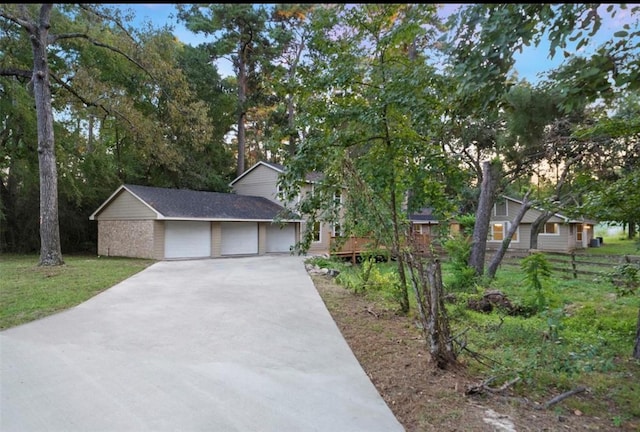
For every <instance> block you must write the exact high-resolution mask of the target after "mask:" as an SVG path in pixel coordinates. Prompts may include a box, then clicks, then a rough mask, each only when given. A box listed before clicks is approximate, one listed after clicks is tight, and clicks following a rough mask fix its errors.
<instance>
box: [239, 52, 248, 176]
mask: <svg viewBox="0 0 640 432" xmlns="http://www.w3.org/2000/svg"><path fill="white" fill-rule="evenodd" d="M240 44H241V46H240V49H239V52H238V171H237V174H238V176H241V175H242V174H244V152H245V147H246V133H245V124H244V123H245V117H246V111H247V107H246V104H247V62H246V53H245V50H246V47H244V46H243V42H240Z"/></svg>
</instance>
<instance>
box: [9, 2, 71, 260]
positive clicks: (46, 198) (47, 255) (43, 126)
mask: <svg viewBox="0 0 640 432" xmlns="http://www.w3.org/2000/svg"><path fill="white" fill-rule="evenodd" d="M52 9H53V5H52V4H43V5H42V6H41V7H40V11H39V16H38V17H37V19H36V17H35V16H33V15H31V12H30V11H29V9H28V8H27V6H26V5H18V6H17V7H16V9H14V10H13V11H10V10H8V9H5V7H3V8H2V9H0V17H2V18H5V19H7V20H9V21H12V22H13V23H15V24H17V25H19V26H21V27H22V28H23V29H24V30H25V31H26V32H27V33H28V34H29V38H30V40H31V46H32V50H33V70H32V78H31V82H30V83H31V85H33V93H34V99H35V105H36V113H37V119H38V129H37V130H38V161H39V167H40V169H39V172H40V240H41V247H40V263H39V264H40V265H43V266H56V265H61V264H64V261H63V259H62V250H61V247H60V229H59V226H58V173H57V167H56V154H55V138H54V133H53V109H52V107H51V84H50V82H49V62H48V52H47V49H48V47H49V44H52V43H55V42H56V40H57V37H56V36H53V35H50V27H51V10H52Z"/></svg>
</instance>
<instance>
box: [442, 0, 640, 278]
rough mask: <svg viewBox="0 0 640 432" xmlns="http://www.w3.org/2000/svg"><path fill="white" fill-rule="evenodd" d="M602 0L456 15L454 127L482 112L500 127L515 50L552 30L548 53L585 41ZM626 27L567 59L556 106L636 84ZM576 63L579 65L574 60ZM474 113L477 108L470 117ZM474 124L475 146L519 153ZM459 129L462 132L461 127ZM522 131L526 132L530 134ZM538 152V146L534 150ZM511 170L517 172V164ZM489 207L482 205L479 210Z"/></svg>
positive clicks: (476, 163)
mask: <svg viewBox="0 0 640 432" xmlns="http://www.w3.org/2000/svg"><path fill="white" fill-rule="evenodd" d="M599 7H600V5H597V4H588V5H586V4H583V5H576V4H571V5H551V4H520V5H514V4H504V5H495V4H491V5H480V4H478V5H472V6H467V7H464V8H462V9H461V11H460V13H458V14H456V15H454V16H452V19H451V21H450V24H451V25H452V26H453V28H454V31H453V32H452V34H451V37H450V39H449V43H448V45H447V47H448V52H449V54H450V62H451V63H450V64H451V66H450V69H449V71H450V73H451V74H452V76H453V79H454V80H455V81H456V82H457V83H458V84H459V85H458V86H457V90H456V97H455V99H454V100H453V103H452V109H451V119H452V121H453V122H454V130H455V129H456V128H455V122H458V123H460V124H462V125H463V126H467V125H468V124H469V121H468V119H469V118H470V117H471V118H473V119H477V118H478V117H481V118H483V120H481V121H476V122H475V124H478V125H482V124H487V125H496V129H499V128H500V125H501V124H500V123H499V121H496V120H497V119H499V117H500V110H501V109H502V108H504V107H505V105H508V103H507V104H505V102H506V98H505V96H506V97H508V96H509V93H511V92H512V90H513V87H514V85H515V84H516V82H517V77H516V76H515V75H514V73H513V66H514V64H515V60H514V53H515V52H516V51H518V50H522V48H523V47H524V46H529V45H531V44H533V45H536V46H537V45H538V44H539V43H540V41H541V40H542V38H543V37H548V39H549V41H550V56H551V57H553V56H554V55H555V53H556V50H557V49H558V48H560V49H563V50H564V49H565V48H566V47H567V44H568V41H571V40H573V41H576V42H577V48H580V47H582V46H584V45H586V44H588V43H589V41H590V40H591V38H592V37H593V36H594V35H595V34H596V33H597V32H598V30H599V28H600V25H601V21H602V18H601V16H600V12H599V11H598V9H599ZM621 7H623V8H624V6H621ZM617 10H619V9H617V7H616V6H614V5H611V6H610V7H608V8H607V13H611V14H615V13H616V11H617ZM638 10H640V9H638V8H634V9H632V13H636V12H637V11H638ZM525 17H526V18H525ZM628 30H630V29H629V28H625V29H624V31H621V32H618V33H616V34H615V35H614V38H613V39H612V40H610V41H607V42H606V43H605V44H603V45H602V46H601V47H600V48H599V49H598V50H596V52H595V53H593V55H591V57H589V58H588V59H586V60H585V59H580V58H574V59H572V62H571V63H570V65H573V69H570V66H567V67H566V68H564V69H562V70H563V71H564V72H566V73H565V74H564V75H563V74H558V75H556V79H560V78H562V80H561V83H562V85H561V86H559V87H558V88H559V89H560V91H559V95H560V96H561V98H560V99H559V100H558V101H557V106H558V107H559V108H561V109H562V110H564V112H566V113H571V112H573V111H574V110H575V109H576V106H584V102H585V100H587V101H589V100H591V101H593V100H595V98H599V97H600V98H602V97H604V98H606V99H608V98H610V97H611V96H612V95H613V94H615V93H616V91H620V90H623V91H628V90H632V89H634V88H636V87H637V84H638V79H637V78H638V72H639V70H640V62H639V61H638V51H637V49H636V48H637V47H638V44H637V42H634V41H636V40H637V36H638V35H639V34H640V33H639V32H638V31H631V32H629V31H628ZM545 32H546V33H545ZM585 32H586V33H587V34H585ZM543 35H544V36H543ZM565 56H567V57H570V54H569V53H568V52H566V51H565ZM578 64H580V65H581V66H582V69H580V68H579V67H576V65H578ZM585 65H586V66H588V67H585ZM571 70H573V71H574V73H571ZM576 71H577V72H578V73H575V72H576ZM610 74H613V77H614V80H610V79H608V77H609V76H610ZM469 112H471V113H473V114H472V115H471V116H470V115H469V114H468V113H469ZM531 117H533V116H531ZM490 127H491V126H490ZM458 130H463V128H462V127H461V128H458ZM538 130H541V129H538ZM477 131H478V132H480V133H479V134H478V135H476V137H473V141H475V142H476V144H477V145H476V146H475V147H476V148H477V149H480V150H485V151H486V150H489V151H491V150H493V152H494V154H499V155H505V154H506V155H509V153H511V154H512V155H517V151H516V152H513V151H512V152H508V151H507V150H508V149H507V147H506V146H504V145H502V146H498V145H497V144H499V142H498V141H497V140H495V141H493V145H492V142H491V141H492V138H493V139H495V138H496V137H495V136H493V135H492V134H491V133H490V132H489V133H487V130H486V129H485V128H480V129H477ZM458 136H459V137H462V136H463V134H459V135H458ZM521 137H526V134H525V135H521ZM486 138H489V139H488V143H487V142H485V141H487V140H486ZM513 143H517V141H512V142H511V144H513ZM455 144H456V145H457V146H458V147H462V151H461V152H459V153H460V154H462V155H464V156H467V155H470V153H469V152H468V148H469V146H468V143H467V142H464V141H463V142H462V143H460V141H458V142H456V143H455ZM531 148H532V149H533V148H534V147H531ZM477 154H478V155H479V154H480V152H478V153H477ZM533 154H535V153H531V155H533ZM471 156H472V158H470V162H471V163H472V165H471V166H472V167H474V168H475V170H476V172H477V173H478V184H486V185H487V186H488V185H490V184H491V183H484V182H483V178H482V174H481V169H480V166H481V161H482V159H481V158H479V157H473V155H471ZM491 157H493V155H491ZM516 162H517V159H516ZM520 166H521V167H526V166H527V165H520ZM528 166H531V164H528ZM512 172H514V173H515V171H513V170H512ZM484 195H485V197H490V196H491V195H492V194H491V193H490V192H486V193H485V194H484ZM493 196H495V194H493ZM488 202H490V200H487V199H483V200H482V203H483V204H487V203H488ZM486 210H487V209H486V208H483V209H481V211H480V213H481V215H484V214H485V213H486ZM485 221H487V222H488V219H487V218H486V217H482V218H480V220H479V221H478V223H482V224H484V223H485ZM487 231H488V230H485V229H484V228H482V227H478V233H477V234H478V236H479V237H478V236H476V238H475V243H474V248H481V247H483V242H482V238H481V237H483V234H484V233H485V232H487ZM482 255H483V252H482V251H480V250H479V249H477V250H475V251H474V252H473V253H472V255H471V260H470V265H471V266H472V267H473V268H475V269H476V272H477V274H482V269H481V265H483V263H482V262H481V257H482Z"/></svg>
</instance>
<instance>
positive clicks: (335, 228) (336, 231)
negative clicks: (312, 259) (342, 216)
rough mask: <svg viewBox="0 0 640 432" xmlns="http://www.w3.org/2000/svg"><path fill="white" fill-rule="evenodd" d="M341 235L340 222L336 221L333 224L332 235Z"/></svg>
mask: <svg viewBox="0 0 640 432" xmlns="http://www.w3.org/2000/svg"><path fill="white" fill-rule="evenodd" d="M341 235H342V230H341V228H340V224H339V223H336V224H334V225H333V236H334V237H340V236H341Z"/></svg>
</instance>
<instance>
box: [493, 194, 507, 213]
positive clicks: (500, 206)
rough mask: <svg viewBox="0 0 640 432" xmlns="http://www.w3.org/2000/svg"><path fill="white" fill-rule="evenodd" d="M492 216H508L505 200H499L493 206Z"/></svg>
mask: <svg viewBox="0 0 640 432" xmlns="http://www.w3.org/2000/svg"><path fill="white" fill-rule="evenodd" d="M493 215H494V216H509V204H508V202H507V199H506V198H499V199H498V200H497V201H496V203H495V204H494V205H493Z"/></svg>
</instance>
